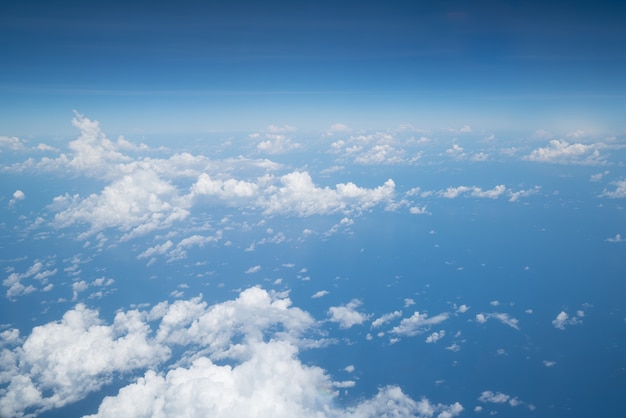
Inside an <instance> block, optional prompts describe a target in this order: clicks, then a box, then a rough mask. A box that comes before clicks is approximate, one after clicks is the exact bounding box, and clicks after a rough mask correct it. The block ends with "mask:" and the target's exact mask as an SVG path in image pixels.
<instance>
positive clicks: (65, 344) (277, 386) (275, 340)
mask: <svg viewBox="0 0 626 418" xmlns="http://www.w3.org/2000/svg"><path fill="white" fill-rule="evenodd" d="M290 304H291V302H290V300H289V299H287V298H285V297H284V296H280V295H279V294H276V293H268V292H266V291H264V290H262V289H260V288H250V289H247V290H245V291H243V292H241V293H240V295H239V297H238V298H237V299H236V300H231V301H226V302H223V303H219V304H216V305H213V306H210V307H209V306H207V304H206V303H205V302H202V300H201V298H200V297H197V298H193V299H190V300H178V301H175V302H173V303H171V304H170V303H168V302H162V303H159V304H157V305H155V306H154V307H153V308H152V309H150V310H149V311H139V310H130V311H120V312H118V313H117V314H116V316H115V319H114V320H113V322H112V323H111V324H110V325H108V324H106V323H105V322H104V321H103V320H102V319H101V318H100V317H99V314H98V312H97V311H95V310H91V309H88V308H86V307H85V306H84V305H82V304H79V305H76V307H75V308H74V309H72V310H70V311H68V312H66V313H65V315H63V318H62V319H61V320H60V321H54V322H50V323H48V324H45V325H42V326H38V327H35V328H34V329H33V331H32V333H31V334H30V335H29V336H27V337H26V338H20V336H19V332H18V331H17V330H6V331H3V332H2V333H0V337H1V338H2V344H3V345H4V346H5V347H7V346H8V347H9V348H6V349H4V351H3V355H2V357H1V358H0V367H1V370H2V371H3V373H2V374H0V378H1V379H3V382H4V383H6V384H7V386H6V387H5V389H4V392H3V396H2V398H0V416H24V415H25V414H31V413H32V414H34V415H36V414H39V413H42V412H44V411H49V410H52V409H56V408H60V407H63V406H65V405H68V404H70V403H72V402H76V401H78V400H81V399H84V398H85V397H86V396H87V395H89V394H90V393H93V392H94V391H97V390H99V389H100V388H102V386H103V385H105V384H107V383H109V382H110V381H111V380H112V379H113V378H114V377H115V376H120V375H124V374H126V375H128V373H129V372H132V373H133V374H135V375H136V374H137V372H140V374H139V375H140V376H141V377H139V378H133V380H132V381H131V382H130V383H129V384H127V385H126V386H124V387H122V388H121V389H120V390H119V392H118V393H117V394H116V395H114V396H108V397H106V398H105V399H104V400H102V402H101V403H100V405H99V408H98V411H97V413H96V414H94V415H93V417H119V416H124V417H129V418H132V417H145V416H188V417H196V416H197V417H206V416H215V417H229V418H230V417H249V416H256V417H273V418H274V417H321V416H325V417H346V418H349V417H352V418H356V417H369V418H374V417H379V416H416V417H433V416H437V417H441V418H445V417H453V416H456V415H458V414H459V413H461V411H463V407H462V406H461V404H459V403H458V402H456V403H452V404H450V405H445V404H440V403H436V404H435V403H432V402H430V401H429V400H428V399H426V398H422V399H421V400H420V401H418V402H416V401H414V400H413V399H411V398H410V397H408V396H407V395H405V394H404V393H403V392H402V390H401V389H400V388H398V387H396V386H387V387H384V388H382V389H380V390H379V392H378V394H376V395H375V396H374V397H372V398H371V399H365V400H363V401H360V402H359V403H357V404H356V405H354V406H352V407H351V408H349V409H345V410H344V409H341V408H340V407H338V406H337V405H336V404H335V403H334V397H335V396H336V392H334V390H333V388H350V387H353V386H354V385H355V382H354V381H353V380H346V381H333V380H332V379H331V377H330V376H329V375H328V373H327V372H326V371H325V370H323V369H321V368H319V367H316V366H310V365H305V364H303V363H302V362H301V361H300V360H299V359H298V352H299V347H300V345H301V344H302V346H306V344H308V343H307V342H306V341H309V340H306V339H301V338H300V337H301V336H302V334H303V333H304V332H305V331H306V330H307V329H310V328H311V327H312V326H313V325H314V324H315V321H314V320H313V318H312V317H311V316H310V315H308V314H307V313H306V312H304V311H301V310H300V309H298V308H294V307H291V306H290ZM151 322H157V323H156V324H155V326H150V323H151ZM276 325H280V326H276ZM155 328H156V331H152V329H155ZM174 346H177V347H183V348H184V349H185V350H186V354H185V355H184V356H183V358H182V359H181V360H180V361H179V362H178V363H177V364H174V365H172V367H170V368H169V370H168V368H165V370H166V371H162V372H161V371H158V370H161V369H164V368H163V367H162V365H163V364H164V362H165V361H166V360H168V359H169V356H170V354H171V348H172V347H174ZM10 347H13V348H10ZM224 360H226V361H224ZM217 361H220V362H219V363H217ZM345 371H347V372H352V371H354V366H348V367H346V368H345Z"/></svg>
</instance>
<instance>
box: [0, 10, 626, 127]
mask: <svg viewBox="0 0 626 418" xmlns="http://www.w3.org/2000/svg"><path fill="white" fill-rule="evenodd" d="M625 16H626V11H625V7H624V6H622V5H620V4H619V3H617V2H581V1H574V2H563V1H550V2H542V1H528V2H510V1H509V2H496V1H478V2H471V4H469V2H451V1H437V2H415V1H413V2H409V1H406V0H404V1H385V2H376V1H361V2H355V1H319V2H299V1H291V2H283V1H271V2H251V1H229V2H212V1H210V2H203V1H186V0H184V1H176V2H174V1H167V2H164V1H156V2H136V1H130V2H127V1H107V2H90V1H28V2H24V1H14V0H13V1H5V2H2V4H1V5H0V53H1V55H2V57H3V58H2V61H3V64H2V65H1V66H0V127H1V128H2V132H0V134H2V135H15V136H24V137H29V136H42V135H43V136H55V135H59V136H63V135H73V127H72V126H71V125H70V124H69V123H67V121H68V120H69V118H70V117H71V111H72V110H73V109H76V110H78V111H79V112H81V113H83V114H86V115H89V116H92V117H96V118H98V119H99V120H101V121H102V123H103V126H104V127H105V128H106V129H107V131H108V132H111V133H123V134H126V135H130V134H132V133H148V134H150V133H152V134H154V133H173V134H175V133H191V132H207V131H211V130H223V131H233V130H237V131H239V130H251V129H259V128H260V127H263V126H266V125H268V124H270V123H274V124H290V125H295V126H297V127H299V128H300V129H304V130H306V129H325V128H326V127H328V126H329V125H330V124H331V123H334V122H342V123H347V124H349V125H351V126H354V127H356V128H378V129H380V128H386V127H392V126H396V125H398V124H401V123H411V124H413V125H414V126H417V127H423V128H427V129H435V128H442V127H446V126H456V127H458V126H462V125H463V124H470V125H472V126H473V127H477V128H479V129H480V128H483V129H507V130H527V131H531V132H532V131H534V130H536V129H541V128H544V129H553V130H556V131H558V130H563V131H571V130H574V129H585V130H586V131H591V132H593V131H604V132H623V130H624V128H626V123H624V121H623V114H624V110H625V109H626V106H625V105H624V103H625V102H626V77H625V76H624V74H626V45H625V40H626V25H624V17H625Z"/></svg>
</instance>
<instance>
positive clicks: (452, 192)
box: [437, 184, 508, 199]
mask: <svg viewBox="0 0 626 418" xmlns="http://www.w3.org/2000/svg"><path fill="white" fill-rule="evenodd" d="M507 191H508V189H507V188H506V186H504V185H503V184H500V185H497V186H495V187H494V188H493V189H489V190H483V189H481V188H480V187H476V186H472V187H469V186H458V187H448V188H447V189H446V190H440V191H438V192H437V194H438V195H439V196H441V197H445V198H447V199H454V198H457V197H459V196H461V195H469V196H471V197H479V198H489V199H497V198H498V197H500V196H501V195H502V194H504V193H505V192H507Z"/></svg>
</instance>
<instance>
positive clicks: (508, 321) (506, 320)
mask: <svg viewBox="0 0 626 418" xmlns="http://www.w3.org/2000/svg"><path fill="white" fill-rule="evenodd" d="M490 318H493V319H497V320H498V321H500V322H502V323H503V324H504V325H508V326H510V327H511V328H513V329H516V330H518V331H519V329H520V328H519V320H517V319H515V318H512V317H511V316H510V315H509V314H507V313H500V312H494V313H487V314H485V313H479V314H476V322H478V323H480V324H484V323H485V322H487V320H488V319H490Z"/></svg>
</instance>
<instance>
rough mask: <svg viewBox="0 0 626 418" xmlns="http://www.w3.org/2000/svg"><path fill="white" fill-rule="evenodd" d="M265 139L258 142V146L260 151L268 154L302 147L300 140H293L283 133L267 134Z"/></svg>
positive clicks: (281, 152) (282, 152)
mask: <svg viewBox="0 0 626 418" xmlns="http://www.w3.org/2000/svg"><path fill="white" fill-rule="evenodd" d="M265 138H266V139H265V140H264V141H261V142H259V143H258V144H257V146H256V148H257V150H258V151H259V152H264V153H267V154H284V153H286V152H289V151H293V150H297V149H300V148H301V147H302V144H300V143H298V142H292V141H291V139H290V138H287V137H286V136H285V135H283V134H266V135H265Z"/></svg>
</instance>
